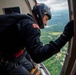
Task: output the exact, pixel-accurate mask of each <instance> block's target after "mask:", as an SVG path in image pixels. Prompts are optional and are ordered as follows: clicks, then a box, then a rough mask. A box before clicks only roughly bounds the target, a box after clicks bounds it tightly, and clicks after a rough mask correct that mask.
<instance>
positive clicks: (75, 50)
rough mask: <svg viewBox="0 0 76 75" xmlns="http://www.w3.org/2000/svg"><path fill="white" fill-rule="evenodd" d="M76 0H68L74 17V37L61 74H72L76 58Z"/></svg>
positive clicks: (70, 12) (70, 11)
mask: <svg viewBox="0 0 76 75" xmlns="http://www.w3.org/2000/svg"><path fill="white" fill-rule="evenodd" d="M75 3H76V0H68V4H69V15H70V19H74V37H73V38H72V39H71V41H69V46H68V47H69V48H68V53H67V55H66V58H65V62H64V65H63V68H62V71H61V74H60V75H72V74H73V73H71V72H75V71H72V69H73V66H74V63H75V59H76V34H75V32H76V4H75Z"/></svg>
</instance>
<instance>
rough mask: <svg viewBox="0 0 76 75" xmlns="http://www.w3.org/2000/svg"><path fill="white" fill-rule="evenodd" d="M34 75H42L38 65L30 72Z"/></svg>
mask: <svg viewBox="0 0 76 75" xmlns="http://www.w3.org/2000/svg"><path fill="white" fill-rule="evenodd" d="M30 73H31V74H32V75H41V71H40V70H39V69H38V65H37V64H36V66H35V67H34V68H33V69H32V70H31V72H30Z"/></svg>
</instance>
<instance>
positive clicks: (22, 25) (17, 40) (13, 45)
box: [0, 14, 67, 75]
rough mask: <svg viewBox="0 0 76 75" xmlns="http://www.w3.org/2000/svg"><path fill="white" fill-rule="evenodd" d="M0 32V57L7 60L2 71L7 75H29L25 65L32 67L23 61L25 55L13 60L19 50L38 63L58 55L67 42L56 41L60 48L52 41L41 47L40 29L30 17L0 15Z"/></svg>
mask: <svg viewBox="0 0 76 75" xmlns="http://www.w3.org/2000/svg"><path fill="white" fill-rule="evenodd" d="M33 25H35V27H34V26H33ZM0 30H1V31H0V43H1V45H0V51H1V52H0V53H1V57H2V58H7V59H8V61H9V63H8V64H7V66H6V67H5V69H4V68H3V70H5V71H6V72H7V73H8V75H29V72H28V68H27V67H26V65H27V64H28V67H29V66H31V69H32V68H33V65H32V64H31V63H30V62H28V60H25V53H23V56H19V57H18V58H13V55H14V54H15V53H17V52H18V51H19V50H21V49H24V48H25V50H26V51H27V52H28V54H29V55H30V57H31V58H32V60H33V61H34V62H36V63H40V62H42V61H44V60H46V59H48V58H49V57H51V56H52V55H54V54H56V53H58V52H59V51H60V49H61V48H62V46H64V45H65V43H66V42H67V41H64V42H63V41H61V43H60V42H59V41H57V42H58V43H60V47H59V46H58V45H57V44H56V43H54V42H53V41H50V42H49V44H46V45H44V46H43V43H42V42H41V41H40V34H41V32H40V29H39V27H38V24H37V23H36V22H35V20H34V19H33V17H32V16H31V15H24V14H17V15H15V14H14V15H1V16H0ZM57 40H58V39H57ZM24 52H25V51H24ZM17 60H18V62H19V64H16V62H15V61H17ZM2 67H3V66H2Z"/></svg>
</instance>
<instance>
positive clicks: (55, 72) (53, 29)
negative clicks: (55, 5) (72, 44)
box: [40, 10, 69, 75]
mask: <svg viewBox="0 0 76 75" xmlns="http://www.w3.org/2000/svg"><path fill="white" fill-rule="evenodd" d="M68 21H69V13H68V11H67V10H62V11H55V12H52V19H51V20H49V21H48V24H47V26H46V27H45V28H44V29H42V30H41V37H40V39H41V41H42V42H43V45H45V44H48V43H49V42H50V41H55V40H56V39H57V38H58V37H59V36H60V35H61V34H62V32H63V30H64V27H65V25H66V24H67V23H68ZM67 48H68V42H67V43H66V44H65V46H64V47H62V48H61V50H60V52H59V53H57V54H55V55H53V56H52V57H50V58H48V59H47V60H45V61H44V62H43V63H44V65H45V66H46V68H47V69H48V70H49V72H50V74H51V75H59V74H60V72H61V70H62V66H63V63H64V61H65V56H66V53H67Z"/></svg>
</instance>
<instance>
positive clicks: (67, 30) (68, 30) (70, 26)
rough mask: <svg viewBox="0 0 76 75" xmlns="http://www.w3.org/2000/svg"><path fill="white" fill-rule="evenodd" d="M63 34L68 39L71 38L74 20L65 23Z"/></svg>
mask: <svg viewBox="0 0 76 75" xmlns="http://www.w3.org/2000/svg"><path fill="white" fill-rule="evenodd" d="M63 35H65V36H66V38H67V39H68V40H70V39H71V38H72V36H73V35H74V21H73V20H71V21H69V22H68V23H67V25H66V26H65V28H64V31H63Z"/></svg>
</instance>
